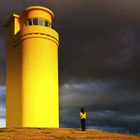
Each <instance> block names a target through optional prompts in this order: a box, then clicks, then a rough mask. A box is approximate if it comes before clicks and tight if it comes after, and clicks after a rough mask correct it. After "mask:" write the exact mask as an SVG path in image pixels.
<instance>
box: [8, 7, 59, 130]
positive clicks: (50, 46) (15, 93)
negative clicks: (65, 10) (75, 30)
mask: <svg viewBox="0 0 140 140" xmlns="http://www.w3.org/2000/svg"><path fill="white" fill-rule="evenodd" d="M53 17H54V14H53V12H52V11H51V10H49V9H47V8H45V7H41V6H31V7H28V8H27V9H25V10H24V11H23V12H22V13H21V14H20V15H16V14H13V15H12V17H11V18H10V19H9V21H8V22H7V23H6V25H5V27H6V32H7V34H6V42H7V60H6V63H7V68H6V86H7V87H6V90H7V91H6V125H7V127H55V128H58V127H59V96H58V41H59V37H58V33H57V32H56V31H55V30H54V29H52V19H53Z"/></svg>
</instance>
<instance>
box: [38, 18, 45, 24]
mask: <svg viewBox="0 0 140 140" xmlns="http://www.w3.org/2000/svg"><path fill="white" fill-rule="evenodd" d="M38 24H39V25H41V26H45V20H44V19H43V18H39V19H38Z"/></svg>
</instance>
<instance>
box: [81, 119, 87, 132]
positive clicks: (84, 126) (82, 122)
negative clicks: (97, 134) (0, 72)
mask: <svg viewBox="0 0 140 140" xmlns="http://www.w3.org/2000/svg"><path fill="white" fill-rule="evenodd" d="M85 121H86V120H85V119H81V128H82V131H85V130H86V125H85Z"/></svg>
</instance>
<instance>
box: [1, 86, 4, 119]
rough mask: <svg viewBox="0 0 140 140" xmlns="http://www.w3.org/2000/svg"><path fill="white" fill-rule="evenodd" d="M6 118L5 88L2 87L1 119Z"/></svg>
mask: <svg viewBox="0 0 140 140" xmlns="http://www.w3.org/2000/svg"><path fill="white" fill-rule="evenodd" d="M4 117H5V86H0V118H4Z"/></svg>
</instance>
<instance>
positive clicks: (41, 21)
mask: <svg viewBox="0 0 140 140" xmlns="http://www.w3.org/2000/svg"><path fill="white" fill-rule="evenodd" d="M26 25H27V26H33V25H38V26H46V27H50V28H51V23H50V22H49V21H47V20H45V19H43V18H30V19H27V21H26Z"/></svg>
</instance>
